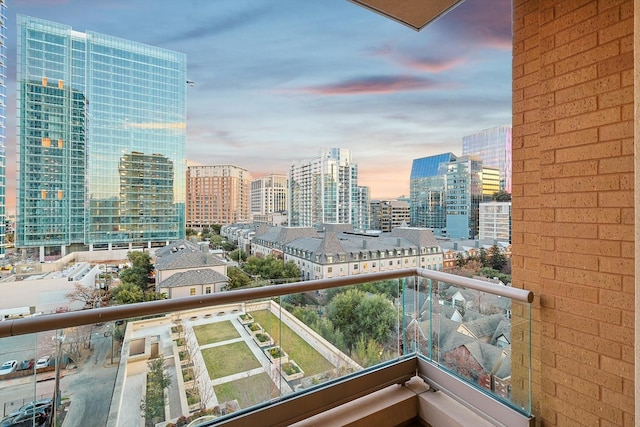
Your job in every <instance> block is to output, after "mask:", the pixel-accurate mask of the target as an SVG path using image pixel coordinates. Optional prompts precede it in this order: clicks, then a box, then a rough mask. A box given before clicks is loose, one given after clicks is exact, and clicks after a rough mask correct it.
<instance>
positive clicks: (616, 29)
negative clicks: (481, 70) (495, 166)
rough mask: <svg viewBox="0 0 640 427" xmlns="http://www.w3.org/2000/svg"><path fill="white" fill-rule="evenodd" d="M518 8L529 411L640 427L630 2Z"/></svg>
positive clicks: (517, 276) (517, 161)
mask: <svg viewBox="0 0 640 427" xmlns="http://www.w3.org/2000/svg"><path fill="white" fill-rule="evenodd" d="M513 7H514V24H513V27H514V40H513V257H512V263H513V280H514V285H515V286H519V287H524V288H527V289H531V290H532V291H533V292H534V293H535V295H536V300H535V302H534V308H533V312H532V319H533V336H532V345H533V359H534V360H533V366H532V371H533V390H532V391H533V398H534V402H533V411H534V414H535V415H536V417H537V420H538V424H540V425H545V426H548V425H560V426H574V425H575V426H578V425H590V426H633V425H634V358H635V354H634V310H635V308H634V292H635V288H634V286H635V285H634V280H635V279H634V268H635V265H634V250H635V249H634V215H635V214H634V139H633V137H634V134H633V132H634V118H633V114H634V112H633V111H634V76H633V43H634V35H633V29H634V28H633V19H634V2H633V0H600V1H597V0H565V1H558V0H556V1H552V0H514V1H513ZM514 369H516V368H515V367H514Z"/></svg>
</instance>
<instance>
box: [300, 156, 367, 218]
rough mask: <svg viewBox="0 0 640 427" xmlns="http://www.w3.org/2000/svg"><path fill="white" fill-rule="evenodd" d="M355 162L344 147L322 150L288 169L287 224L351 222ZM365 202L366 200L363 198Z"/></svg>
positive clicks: (354, 214)
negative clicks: (316, 155) (313, 156)
mask: <svg viewBox="0 0 640 427" xmlns="http://www.w3.org/2000/svg"><path fill="white" fill-rule="evenodd" d="M357 200H358V165H357V164H356V163H355V162H354V161H353V159H352V157H351V150H348V149H345V148H330V149H323V150H322V151H321V152H320V156H318V157H316V158H315V159H311V160H306V161H299V162H294V163H293V164H292V165H291V167H290V169H289V225H290V226H295V227H312V226H317V225H319V224H323V223H327V224H353V223H354V222H356V221H357V210H358V207H357V202H356V201H357ZM367 203H368V201H367Z"/></svg>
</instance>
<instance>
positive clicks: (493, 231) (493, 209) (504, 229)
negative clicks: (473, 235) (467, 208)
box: [479, 202, 511, 242]
mask: <svg viewBox="0 0 640 427" xmlns="http://www.w3.org/2000/svg"><path fill="white" fill-rule="evenodd" d="M479 212H480V233H479V238H480V240H484V239H496V240H504V241H508V242H511V202H490V203H480V210H479Z"/></svg>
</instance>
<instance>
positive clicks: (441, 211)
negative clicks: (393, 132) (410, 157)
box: [409, 153, 457, 236]
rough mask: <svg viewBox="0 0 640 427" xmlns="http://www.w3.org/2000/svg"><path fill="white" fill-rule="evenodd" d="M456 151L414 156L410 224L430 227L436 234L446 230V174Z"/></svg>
mask: <svg viewBox="0 0 640 427" xmlns="http://www.w3.org/2000/svg"><path fill="white" fill-rule="evenodd" d="M456 158H457V157H456V156H455V155H454V154H453V153H444V154H438V155H435V156H430V157H423V158H421V159H415V160H414V161H413V164H412V166H411V176H410V179H409V191H410V193H409V194H410V196H409V197H410V200H411V202H410V205H411V226H412V227H422V228H430V229H431V230H433V233H434V234H435V235H436V236H444V235H446V233H447V213H446V179H445V177H446V174H447V168H448V164H449V163H450V162H452V161H454V160H455V159H456Z"/></svg>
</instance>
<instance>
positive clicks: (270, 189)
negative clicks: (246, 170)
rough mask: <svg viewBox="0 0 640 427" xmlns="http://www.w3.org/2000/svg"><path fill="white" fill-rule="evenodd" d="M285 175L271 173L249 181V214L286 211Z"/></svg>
mask: <svg viewBox="0 0 640 427" xmlns="http://www.w3.org/2000/svg"><path fill="white" fill-rule="evenodd" d="M287 187H288V186H287V176H286V175H282V174H271V175H269V176H265V177H262V178H257V179H254V180H253V181H251V215H252V216H253V217H255V216H257V215H269V214H273V213H284V212H286V211H287V201H288V197H287Z"/></svg>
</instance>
